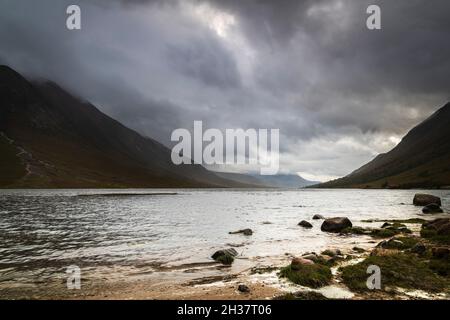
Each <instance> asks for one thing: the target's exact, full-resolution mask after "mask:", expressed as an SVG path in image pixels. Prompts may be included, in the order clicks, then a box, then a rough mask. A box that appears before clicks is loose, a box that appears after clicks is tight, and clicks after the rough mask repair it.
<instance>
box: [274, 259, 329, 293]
mask: <svg viewBox="0 0 450 320" xmlns="http://www.w3.org/2000/svg"><path fill="white" fill-rule="evenodd" d="M280 277H282V278H287V279H289V280H290V281H292V282H293V283H295V284H299V285H302V286H306V287H311V288H319V287H323V286H325V285H328V284H330V282H331V279H332V274H331V270H330V268H329V267H327V266H324V265H320V264H313V265H299V266H295V268H293V267H292V265H289V266H287V267H284V268H282V269H281V271H280Z"/></svg>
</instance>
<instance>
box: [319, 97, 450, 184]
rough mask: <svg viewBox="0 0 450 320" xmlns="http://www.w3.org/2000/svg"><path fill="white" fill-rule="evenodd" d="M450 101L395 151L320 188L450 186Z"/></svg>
mask: <svg viewBox="0 0 450 320" xmlns="http://www.w3.org/2000/svg"><path fill="white" fill-rule="evenodd" d="M448 137H450V102H448V103H446V104H445V105H444V106H443V107H441V108H439V109H438V110H437V111H436V112H434V113H433V114H432V115H430V116H429V117H428V118H427V119H425V120H424V121H422V122H421V123H419V124H418V125H417V126H415V127H413V128H412V129H411V130H410V131H409V132H408V133H407V134H406V135H405V136H404V137H403V139H402V140H401V141H400V143H399V144H397V146H395V147H394V148H393V149H392V150H391V151H389V152H386V153H382V154H379V155H377V156H376V157H375V158H374V159H373V160H372V161H370V162H368V163H366V164H365V165H363V166H361V167H360V168H358V169H356V170H354V171H353V172H352V173H350V174H349V175H347V176H345V177H343V178H340V179H336V180H332V181H329V182H325V183H322V184H318V185H315V186H314V187H319V188H348V187H354V188H440V187H447V186H450V139H449V138H448Z"/></svg>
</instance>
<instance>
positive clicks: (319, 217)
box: [312, 214, 325, 220]
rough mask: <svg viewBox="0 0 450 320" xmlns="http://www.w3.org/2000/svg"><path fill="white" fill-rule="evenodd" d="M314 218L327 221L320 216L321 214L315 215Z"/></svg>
mask: <svg viewBox="0 0 450 320" xmlns="http://www.w3.org/2000/svg"><path fill="white" fill-rule="evenodd" d="M312 218H313V220H323V219H325V217H324V216H322V215H320V214H315V215H314V216H313V217H312Z"/></svg>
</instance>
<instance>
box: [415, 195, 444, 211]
mask: <svg viewBox="0 0 450 320" xmlns="http://www.w3.org/2000/svg"><path fill="white" fill-rule="evenodd" d="M413 204H414V205H415V206H423V209H422V212H423V213H430V214H431V213H442V212H443V210H442V209H441V205H442V203H441V198H439V197H436V196H433V195H431V194H425V193H417V194H415V195H414V199H413Z"/></svg>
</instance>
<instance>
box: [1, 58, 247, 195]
mask: <svg viewBox="0 0 450 320" xmlns="http://www.w3.org/2000/svg"><path fill="white" fill-rule="evenodd" d="M0 154H1V157H0V187H11V188H12V187H14V188H18V187H41V188H44V187H49V188H53V187H60V188H62V187H64V188H77V187H80V188H88V187H94V188H95V187H242V186H246V185H243V184H241V183H238V182H234V181H229V180H226V179H224V178H221V177H219V176H217V175H215V174H214V173H212V172H210V171H208V170H206V169H205V168H203V167H202V166H199V165H180V166H176V165H174V164H173V163H172V161H171V150H169V149H168V148H166V147H165V146H163V145H162V144H160V143H158V142H156V141H155V140H153V139H150V138H146V137H143V136H142V135H140V134H138V133H137V132H135V131H133V130H131V129H128V128H127V127H125V126H123V125H122V124H120V123H119V122H117V121H116V120H114V119H112V118H110V117H108V116H107V115H105V114H104V113H102V112H100V111H99V110H98V109H97V108H96V107H94V106H93V105H92V104H90V103H89V102H86V101H82V100H81V99H79V98H77V97H74V96H73V95H71V94H70V93H68V92H66V91H65V90H63V89H62V88H60V87H59V86H58V85H56V84H55V83H51V82H40V83H36V82H30V81H28V80H26V79H25V78H24V77H22V76H21V75H20V74H18V73H17V72H15V71H14V70H12V69H10V68H9V67H6V66H0Z"/></svg>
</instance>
